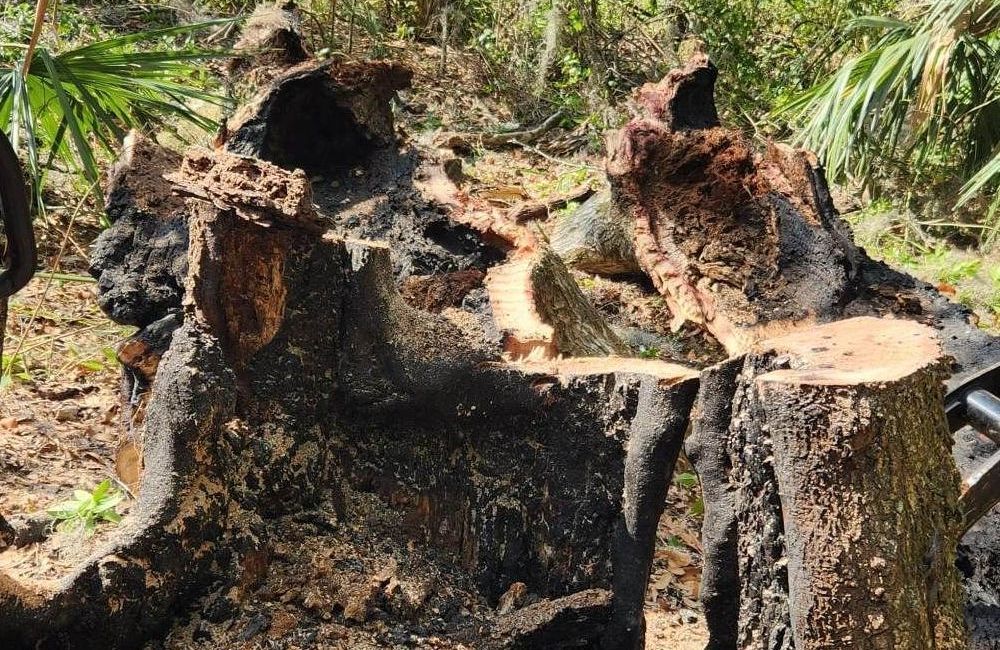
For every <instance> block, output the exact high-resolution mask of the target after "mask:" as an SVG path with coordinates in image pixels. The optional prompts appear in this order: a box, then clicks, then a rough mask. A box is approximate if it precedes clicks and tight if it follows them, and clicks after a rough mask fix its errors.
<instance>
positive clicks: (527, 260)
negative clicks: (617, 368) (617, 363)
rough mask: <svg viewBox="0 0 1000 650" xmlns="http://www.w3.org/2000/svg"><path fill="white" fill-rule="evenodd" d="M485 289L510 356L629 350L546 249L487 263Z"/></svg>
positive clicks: (535, 357)
mask: <svg viewBox="0 0 1000 650" xmlns="http://www.w3.org/2000/svg"><path fill="white" fill-rule="evenodd" d="M486 288H487V291H488V292H489V296H490V305H491V307H492V313H493V318H494V320H495V321H496V324H497V327H498V328H499V330H500V333H501V336H502V337H503V346H504V351H505V352H506V353H507V354H508V355H510V356H511V358H513V359H533V360H540V359H552V358H555V357H557V356H560V355H563V356H567V357H570V356H607V355H617V356H628V355H629V352H630V350H629V348H628V346H627V345H626V344H625V343H624V342H623V341H622V340H621V339H619V338H618V336H617V335H616V334H615V333H614V332H613V331H612V330H611V328H610V327H609V326H608V324H607V323H606V322H605V321H604V319H603V318H602V317H601V315H600V314H598V313H597V310H596V309H595V308H594V306H593V305H592V304H590V302H588V301H587V299H586V298H585V297H584V295H583V294H582V293H581V292H580V288H579V287H577V285H576V282H574V280H573V278H572V277H571V276H570V275H569V273H568V272H567V270H566V267H565V266H564V265H563V263H562V261H561V260H560V259H559V257H558V256H556V255H555V253H553V252H552V251H551V250H549V249H547V248H540V249H537V250H533V251H525V252H523V253H521V254H519V255H516V256H515V257H514V258H513V259H512V260H511V261H509V262H507V263H505V264H502V265H500V266H495V267H493V268H492V269H490V271H489V273H488V274H487V275H486Z"/></svg>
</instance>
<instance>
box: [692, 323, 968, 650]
mask: <svg viewBox="0 0 1000 650" xmlns="http://www.w3.org/2000/svg"><path fill="white" fill-rule="evenodd" d="M765 345H766V346H765V347H763V348H761V350H760V351H755V352H753V353H751V354H748V355H747V356H746V357H745V358H744V361H743V363H742V370H741V374H740V376H739V377H738V378H736V379H735V381H729V382H725V381H724V382H723V384H725V385H722V386H720V385H715V386H713V387H712V388H714V389H715V390H720V389H721V390H722V393H721V395H707V396H706V398H705V400H706V401H704V402H703V403H702V405H703V406H705V407H708V408H713V409H714V411H711V412H702V413H700V414H699V416H698V419H697V420H696V423H697V428H696V432H695V441H696V442H695V443H694V444H693V445H692V452H694V453H693V454H692V455H693V456H694V458H695V463H696V467H698V469H699V471H700V472H701V475H702V480H703V481H704V484H705V488H704V489H705V495H706V508H707V510H708V511H709V512H710V513H712V514H711V516H710V517H708V519H707V521H706V529H705V531H706V537H707V538H709V539H710V540H711V545H710V546H709V547H708V548H707V549H706V551H707V553H708V556H709V557H710V558H711V561H710V566H711V567H712V571H711V572H710V573H708V574H707V575H706V586H707V587H709V588H710V593H709V594H706V598H707V603H710V605H711V606H710V607H708V614H709V616H710V617H711V619H710V620H711V621H712V623H713V630H712V632H713V637H714V638H713V647H719V648H722V647H738V648H762V649H765V648H766V649H771V648H800V649H801V648H848V647H849V648H960V647H965V644H966V640H965V633H964V621H963V612H962V593H961V584H960V579H959V578H960V577H959V574H958V572H957V571H955V568H954V563H955V552H956V545H957V541H958V531H959V530H960V527H961V514H960V512H959V510H958V508H957V500H958V496H959V477H958V473H957V470H956V468H955V466H954V463H953V461H952V460H951V456H950V453H949V450H950V446H951V438H950V435H949V433H948V427H947V423H946V421H945V418H944V410H943V408H942V407H941V398H942V384H941V379H942V376H943V367H942V365H941V361H940V357H941V352H940V349H939V347H938V344H937V343H936V341H935V338H934V334H933V331H932V330H929V329H928V328H926V327H924V326H921V325H918V324H916V323H910V322H906V321H899V320H886V321H879V320H875V319H871V318H858V319H850V320H844V321H839V322H837V323H833V324H830V325H823V326H819V327H816V328H813V329H808V330H802V331H799V332H796V333H794V334H790V335H788V336H785V337H782V338H779V339H775V340H772V341H769V342H768V343H766V344H765ZM719 372H720V373H722V374H726V371H725V370H720V371H719ZM730 372H731V371H730ZM728 377H732V375H731V374H728ZM730 404H731V406H730ZM729 409H731V411H730V412H729V413H728V414H727V413H726V411H727V410H729ZM727 419H728V423H727V426H724V427H719V424H720V423H726V421H727ZM720 433H721V434H722V435H721V436H720ZM720 465H722V466H723V467H726V466H728V467H729V468H730V469H729V470H728V471H720ZM720 524H721V525H720ZM733 540H735V544H734V545H733V544H731V542H732V541H733ZM727 544H728V546H727ZM720 548H721V552H719V551H720ZM737 610H738V611H739V615H738V616H732V614H733V613H734V612H736V611H737ZM723 613H725V614H727V615H729V618H722V617H721V616H720V614H723Z"/></svg>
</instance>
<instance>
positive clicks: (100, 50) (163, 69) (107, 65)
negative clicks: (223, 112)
mask: <svg viewBox="0 0 1000 650" xmlns="http://www.w3.org/2000/svg"><path fill="white" fill-rule="evenodd" d="M47 4H48V2H47V0H39V2H38V5H37V8H36V16H35V27H34V30H33V33H32V37H31V40H30V41H29V43H28V44H27V45H21V44H7V43H4V44H0V48H19V49H21V50H23V55H22V56H20V57H17V61H16V62H15V63H14V64H13V65H12V66H11V67H10V68H8V69H6V70H4V69H2V68H0V129H3V130H4V131H6V132H7V133H8V135H9V136H10V140H11V142H12V143H13V145H14V147H15V149H16V150H18V151H19V152H21V154H22V155H23V156H24V158H25V162H26V166H27V169H28V173H29V176H30V178H31V181H32V183H33V185H34V190H35V192H34V197H35V205H36V208H37V209H38V210H39V211H40V212H44V205H43V203H42V198H41V192H40V191H39V189H40V187H41V183H42V179H43V177H44V175H45V172H46V171H47V170H49V169H51V168H52V167H53V166H54V165H56V164H58V163H61V164H62V165H63V166H65V167H68V168H70V169H72V170H73V171H75V172H77V173H79V174H80V175H81V176H82V177H83V178H84V179H85V180H86V181H87V184H88V185H89V186H90V187H91V188H96V187H97V182H98V179H99V174H100V172H99V168H98V163H97V151H98V149H104V150H105V151H107V152H110V153H113V152H114V151H115V149H116V147H117V143H118V142H119V141H120V139H121V138H122V136H123V135H124V133H125V132H126V131H127V130H128V129H130V128H148V127H150V126H159V125H163V124H165V123H167V122H168V121H169V120H171V119H179V120H183V121H188V122H192V123H194V124H197V125H199V126H201V127H203V128H206V129H208V128H211V127H212V126H213V122H212V121H211V120H209V119H207V118H205V117H202V116H201V115H199V114H198V113H197V112H195V111H193V110H192V109H191V108H190V106H189V103H190V102H191V101H192V100H202V101H205V102H210V103H216V104H219V103H223V102H224V100H223V98H221V97H219V96H217V95H215V94H213V93H211V92H208V91H206V90H204V89H203V87H202V85H201V84H198V83H192V80H196V79H198V78H200V77H202V76H203V75H202V73H201V72H200V71H199V68H198V65H197V64H198V63H199V62H202V61H204V60H206V59H208V58H211V57H217V56H222V54H221V53H219V52H215V51H206V50H203V49H199V48H196V47H189V46H180V47H174V46H168V45H165V44H166V43H173V42H174V41H176V40H177V39H178V38H179V37H184V36H190V35H191V34H192V33H193V32H195V31H197V30H199V29H204V28H205V27H206V26H208V25H211V24H213V23H202V24H197V25H183V26H179V27H171V28H166V29H158V30H150V31H145V32H139V33H134V34H129V35H126V36H120V37H115V38H109V39H106V40H101V41H99V42H96V43H91V44H89V45H84V46H82V47H77V48H75V49H68V50H66V51H62V52H53V51H50V50H49V49H48V48H47V47H44V46H43V45H41V44H40V42H39V37H40V34H41V31H42V26H43V25H44V22H45V16H46V12H47ZM142 43H153V44H155V45H154V46H152V47H151V48H149V49H143V48H140V47H138V46H139V44H142Z"/></svg>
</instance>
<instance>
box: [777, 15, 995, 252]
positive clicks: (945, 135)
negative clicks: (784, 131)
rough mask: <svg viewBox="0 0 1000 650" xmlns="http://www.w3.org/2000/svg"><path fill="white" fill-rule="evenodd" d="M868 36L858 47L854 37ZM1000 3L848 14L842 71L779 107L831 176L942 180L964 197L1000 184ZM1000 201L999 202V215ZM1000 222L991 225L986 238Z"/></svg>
mask: <svg viewBox="0 0 1000 650" xmlns="http://www.w3.org/2000/svg"><path fill="white" fill-rule="evenodd" d="M862 38H864V39H872V40H871V43H870V44H869V45H868V46H867V47H866V48H865V49H864V51H863V52H862V53H860V54H856V55H855V54H852V53H851V50H852V48H853V47H854V44H855V43H856V42H857V39H862ZM998 43H1000V4H997V3H995V2H992V3H991V2H984V1H983V0H932V1H930V2H924V3H921V4H919V5H916V8H915V11H914V14H913V15H911V16H905V17H902V18H890V17H880V16H866V17H863V18H858V19H855V20H853V21H850V22H849V23H848V24H847V26H846V30H845V38H844V43H843V44H842V46H841V47H840V49H839V50H838V52H837V57H838V58H840V59H842V61H843V62H842V64H841V65H840V67H839V69H838V70H837V71H836V72H835V73H834V74H833V75H832V76H830V77H829V78H827V79H826V80H824V81H822V82H821V83H819V84H817V85H815V86H813V87H812V88H810V89H808V90H807V91H805V92H804V93H802V94H801V95H799V96H798V97H796V98H795V99H793V100H791V101H789V102H788V103H787V104H786V105H785V106H783V107H782V109H781V111H782V113H783V114H785V115H788V116H790V117H791V118H792V119H793V120H795V121H796V122H798V123H799V124H800V125H801V131H800V133H801V140H802V142H803V144H805V146H807V147H809V148H811V149H813V150H815V151H816V152H817V153H818V154H819V155H820V157H821V159H823V161H824V162H825V164H826V166H827V170H828V172H829V173H830V174H831V175H832V176H833V177H834V178H842V177H855V178H858V179H860V180H862V181H863V182H865V183H866V184H867V185H868V187H869V188H871V189H873V190H875V191H876V192H878V191H884V190H886V189H895V188H896V186H897V185H898V183H893V181H894V180H897V181H898V180H899V179H900V178H902V179H903V182H904V184H905V185H906V186H908V187H910V188H919V187H920V184H926V183H927V182H928V181H934V180H937V179H939V178H941V177H945V178H949V177H950V178H955V179H958V180H959V181H960V182H962V183H964V184H965V185H964V188H963V190H962V191H961V193H960V194H959V195H958V196H957V199H958V202H959V204H961V203H964V202H968V201H970V200H971V199H972V198H973V197H974V196H975V195H976V194H977V193H980V192H983V191H986V190H989V189H995V188H996V186H997V184H998V182H1000V95H998V88H1000V51H998V47H997V46H998ZM996 207H998V206H997V201H996V200H995V201H994V209H993V210H992V212H993V213H994V214H995V213H996V212H997V210H996ZM998 226H1000V224H997V223H994V224H993V225H992V226H991V227H989V228H987V238H990V237H993V236H995V235H996V233H997V230H998Z"/></svg>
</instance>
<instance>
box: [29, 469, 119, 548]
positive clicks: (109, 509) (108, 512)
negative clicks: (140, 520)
mask: <svg viewBox="0 0 1000 650" xmlns="http://www.w3.org/2000/svg"><path fill="white" fill-rule="evenodd" d="M122 498H123V495H122V493H121V492H119V491H118V490H113V489H111V479H105V480H103V481H101V482H100V483H99V484H98V486H97V487H95V488H94V490H93V492H87V491H86V490H73V500H71V501H63V502H62V503H57V504H56V505H54V506H52V507H51V508H48V509H47V510H46V512H47V513H48V515H49V516H50V517H52V519H53V520H54V521H56V522H58V523H57V524H56V530H58V531H59V532H62V533H72V532H83V533H85V534H87V535H93V534H94V531H95V530H96V529H97V526H98V524H100V523H103V522H110V523H113V524H117V523H118V522H119V521H121V520H122V516H121V515H120V514H118V513H117V512H116V511H115V507H116V506H117V505H118V504H119V503H121V501H122Z"/></svg>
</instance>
